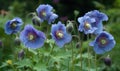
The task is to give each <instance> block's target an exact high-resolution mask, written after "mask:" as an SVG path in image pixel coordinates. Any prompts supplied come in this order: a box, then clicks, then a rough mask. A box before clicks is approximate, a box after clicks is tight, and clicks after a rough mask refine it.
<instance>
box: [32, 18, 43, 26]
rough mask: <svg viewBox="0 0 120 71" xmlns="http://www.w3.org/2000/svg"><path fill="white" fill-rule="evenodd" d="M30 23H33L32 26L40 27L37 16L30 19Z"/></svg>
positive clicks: (39, 20)
mask: <svg viewBox="0 0 120 71" xmlns="http://www.w3.org/2000/svg"><path fill="white" fill-rule="evenodd" d="M32 23H33V24H34V25H37V26H40V24H41V19H40V18H39V17H38V16H34V17H33V18H32Z"/></svg>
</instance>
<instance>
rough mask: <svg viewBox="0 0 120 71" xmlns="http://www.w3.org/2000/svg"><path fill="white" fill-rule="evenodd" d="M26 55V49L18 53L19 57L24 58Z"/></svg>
mask: <svg viewBox="0 0 120 71" xmlns="http://www.w3.org/2000/svg"><path fill="white" fill-rule="evenodd" d="M24 55H25V53H24V50H21V51H20V52H19V53H18V58H19V59H23V58H24Z"/></svg>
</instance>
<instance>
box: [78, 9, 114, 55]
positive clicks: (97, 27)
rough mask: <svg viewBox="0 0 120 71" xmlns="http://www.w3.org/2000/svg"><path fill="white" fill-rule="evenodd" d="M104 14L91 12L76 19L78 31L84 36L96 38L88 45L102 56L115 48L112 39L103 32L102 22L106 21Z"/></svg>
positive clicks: (96, 11) (95, 11)
mask: <svg viewBox="0 0 120 71" xmlns="http://www.w3.org/2000/svg"><path fill="white" fill-rule="evenodd" d="M107 20H108V17H107V15H106V14H104V13H101V12H99V11H98V10H93V11H90V12H88V13H86V14H85V15H84V16H83V17H79V18H78V22H79V23H80V25H79V29H78V30H79V31H80V32H84V33H85V34H94V35H96V38H95V40H94V41H93V42H91V43H90V46H93V47H94V51H95V53H97V54H103V53H105V52H108V51H110V50H111V49H112V48H113V47H114V46H115V43H116V42H115V40H114V37H113V36H112V35H111V34H109V33H108V32H106V31H103V21H107Z"/></svg>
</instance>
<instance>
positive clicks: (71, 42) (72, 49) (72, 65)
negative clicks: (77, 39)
mask: <svg viewBox="0 0 120 71" xmlns="http://www.w3.org/2000/svg"><path fill="white" fill-rule="evenodd" d="M71 46H72V71H74V52H73V44H72V42H71Z"/></svg>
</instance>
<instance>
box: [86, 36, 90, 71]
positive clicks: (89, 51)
mask: <svg viewBox="0 0 120 71" xmlns="http://www.w3.org/2000/svg"><path fill="white" fill-rule="evenodd" d="M87 40H89V34H88V35H87ZM87 50H88V71H90V59H89V57H90V48H89V47H88V49H87Z"/></svg>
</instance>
